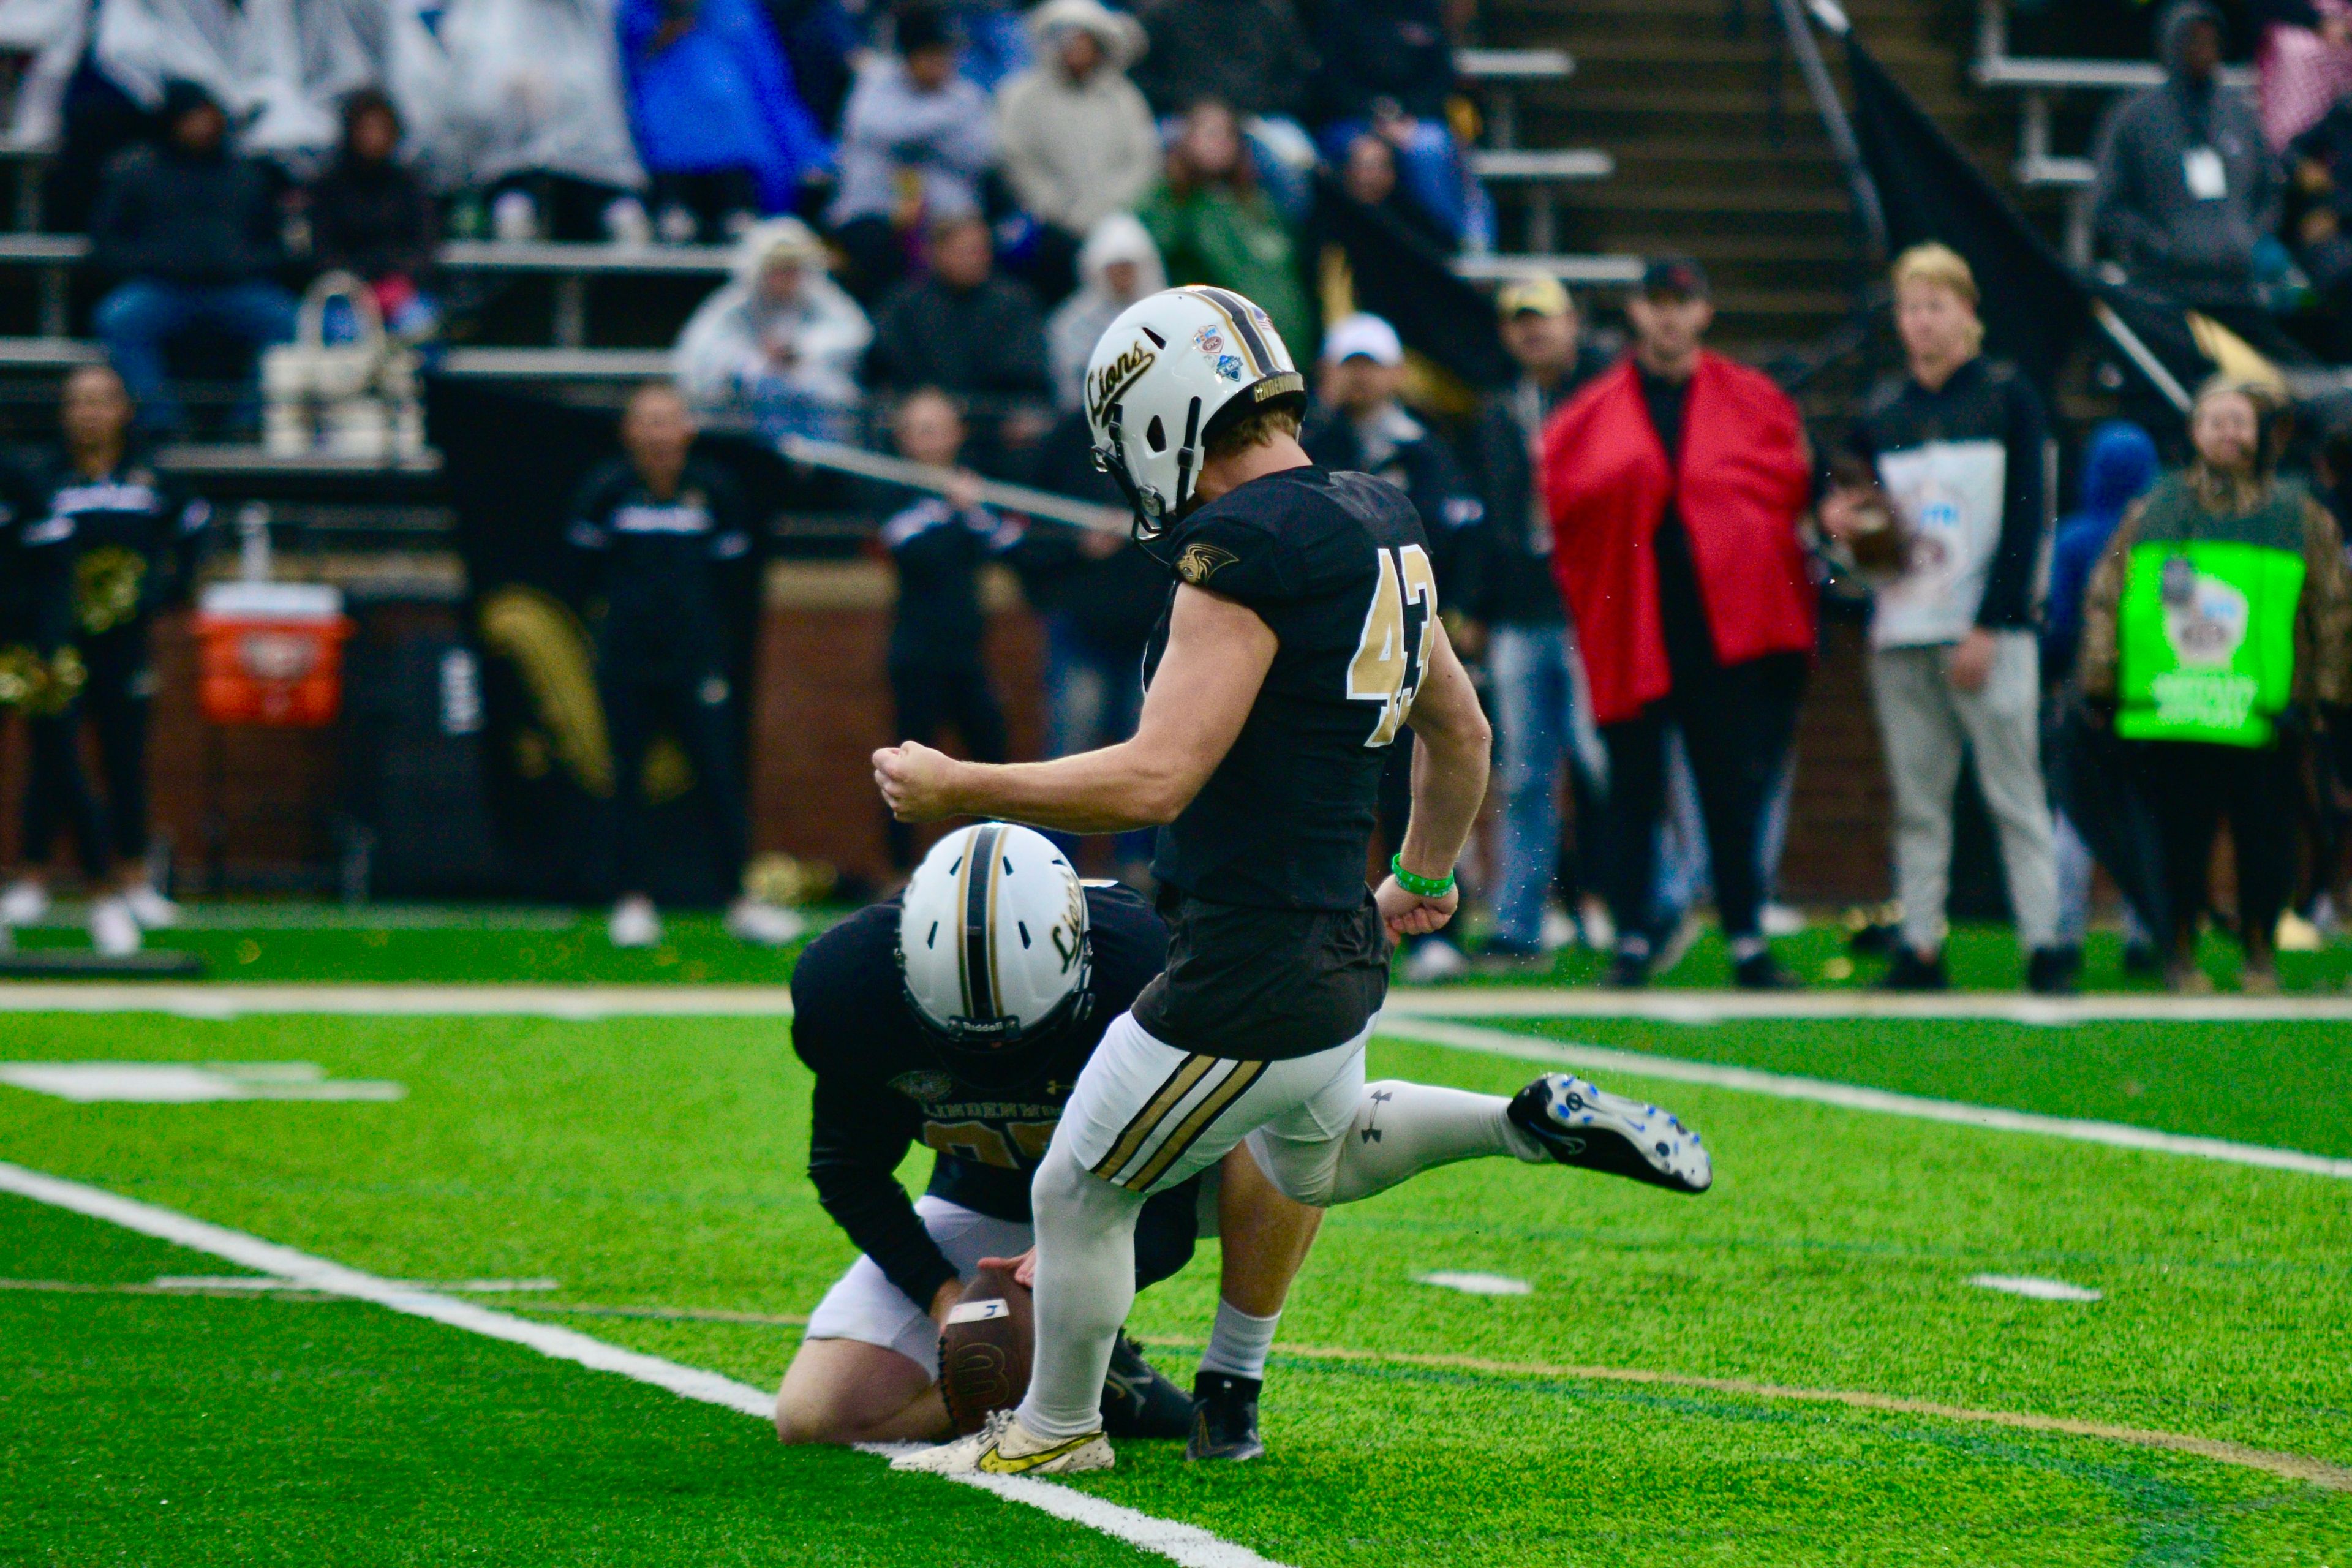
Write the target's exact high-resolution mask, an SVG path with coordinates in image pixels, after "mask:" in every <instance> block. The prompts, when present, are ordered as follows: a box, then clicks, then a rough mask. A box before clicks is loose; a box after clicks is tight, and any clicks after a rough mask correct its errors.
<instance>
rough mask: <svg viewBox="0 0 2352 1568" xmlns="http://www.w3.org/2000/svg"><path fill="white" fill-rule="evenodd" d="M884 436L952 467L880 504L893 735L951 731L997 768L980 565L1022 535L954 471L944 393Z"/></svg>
mask: <svg viewBox="0 0 2352 1568" xmlns="http://www.w3.org/2000/svg"><path fill="white" fill-rule="evenodd" d="M890 434H891V437H892V439H893V440H894V441H895V443H896V444H897V446H898V455H899V456H900V457H902V458H908V459H909V460H911V461H914V462H918V463H928V464H929V465H930V466H932V467H933V468H956V469H957V472H956V477H955V479H954V481H953V483H952V485H951V486H950V489H949V490H948V492H947V493H946V494H945V495H934V494H932V493H930V492H929V491H911V492H910V491H907V490H904V489H897V490H896V491H895V493H893V494H891V495H890V496H889V500H887V501H886V503H885V504H888V505H894V506H895V509H896V510H891V511H890V513H889V515H888V516H887V518H886V519H885V521H883V524H882V543H883V545H884V547H885V548H887V550H888V551H889V552H890V559H891V561H892V562H893V563H896V564H897V566H898V608H897V613H896V615H895V616H894V617H893V619H892V621H891V624H890V697H891V700H892V701H893V702H894V703H895V704H896V705H897V709H898V725H897V728H896V730H895V731H893V732H894V733H895V734H896V735H897V736H898V739H900V740H902V741H921V742H924V743H926V744H936V743H937V742H938V741H939V737H940V730H941V729H943V728H946V727H950V726H952V727H953V729H954V730H955V732H956V735H957V737H958V739H960V740H961V742H963V750H964V754H965V755H966V756H968V757H970V758H971V759H972V760H973V761H975V762H982V763H1001V762H1003V761H1004V758H1005V744H1004V713H1003V710H1002V709H1000V708H999V707H998V706H997V703H996V694H995V693H994V692H993V691H992V690H991V689H989V684H988V670H987V668H986V666H985V664H984V662H983V661H982V657H981V636H982V632H983V631H984V630H985V629H986V626H987V620H986V616H985V615H984V613H983V612H982V607H981V602H980V569H981V567H982V565H984V564H986V563H988V562H989V561H990V560H992V558H994V557H996V556H998V555H1001V554H1002V553H1003V552H1005V551H1006V550H1008V549H1010V548H1011V547H1012V546H1013V544H1014V543H1016V542H1019V540H1020V537H1021V530H1020V529H1019V527H1018V526H1017V525H1015V524H1013V523H1010V522H1007V521H1005V520H1004V519H1003V518H1001V517H999V516H998V515H997V514H996V513H995V512H994V511H992V510H990V509H989V508H987V507H985V506H982V504H981V501H980V484H979V479H978V477H977V476H975V475H974V474H972V473H971V471H970V470H968V469H963V468H959V467H958V464H959V460H960V459H961V456H962V453H963V443H964V423H963V416H962V413H961V410H960V409H958V407H957V406H956V403H955V400H954V399H953V398H951V397H950V396H949V395H947V394H946V393H945V392H943V391H941V390H940V388H938V387H929V386H927V387H919V388H917V389H916V390H915V391H913V392H910V393H908V395H906V396H905V397H903V398H901V399H900V400H899V402H898V409H897V411H896V412H895V413H894V414H893V415H892V416H891V421H890ZM890 821H891V827H890V852H891V858H892V863H893V864H894V865H896V866H897V867H898V869H899V870H901V871H904V870H907V869H909V868H911V867H912V866H913V865H914V863H915V860H914V838H913V836H912V830H911V829H910V828H908V826H907V825H906V824H904V823H901V822H899V821H898V820H897V819H896V818H895V817H893V818H891V819H890Z"/></svg>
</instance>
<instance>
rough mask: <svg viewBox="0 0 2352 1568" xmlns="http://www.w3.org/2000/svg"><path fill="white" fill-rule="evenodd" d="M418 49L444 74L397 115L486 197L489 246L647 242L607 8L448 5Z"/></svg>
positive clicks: (639, 174)
mask: <svg viewBox="0 0 2352 1568" xmlns="http://www.w3.org/2000/svg"><path fill="white" fill-rule="evenodd" d="M324 8H325V7H321V9H324ZM420 47H429V49H430V52H431V54H432V56H433V58H434V59H435V60H436V71H437V72H443V73H446V74H428V76H427V77H426V79H425V80H424V81H422V82H420V83H419V84H418V86H417V89H416V90H415V91H414V92H413V93H412V94H410V95H407V96H404V97H402V99H401V103H402V107H403V111H404V114H405V116H406V118H407V120H408V122H409V124H410V125H411V126H412V127H418V126H422V125H425V124H426V123H428V122H429V123H432V124H433V125H434V127H435V131H434V134H433V135H432V136H431V137H430V138H428V140H429V141H430V142H432V143H433V144H432V145H430V146H428V147H427V148H425V150H424V151H425V153H426V154H427V155H428V157H429V158H430V159H431V161H432V162H433V163H435V164H436V166H438V167H441V168H444V169H447V170H451V171H454V172H455V177H456V178H457V180H458V181H460V182H461V183H462V184H467V185H468V186H474V187H481V188H484V189H486V190H487V193H488V209H489V211H488V216H489V231H490V235H491V237H493V238H496V239H500V240H507V241H526V240H534V239H558V240H595V239H604V240H612V241H615V242H619V243H623V244H630V245H641V244H644V243H646V242H647V241H649V240H650V239H651V238H652V237H653V220H652V219H651V218H650V217H648V216H646V208H645V203H644V202H643V201H641V200H640V199H639V197H638V194H637V193H639V192H640V191H642V190H643V189H644V188H645V184H646V171H645V165H644V164H643V163H640V162H639V161H638V158H637V153H636V148H635V144H634V143H632V142H631V141H630V140H629V119H628V103H627V95H626V93H625V90H624V89H623V87H622V85H621V61H620V47H619V40H618V38H617V37H616V35H615V33H614V26H613V9H612V7H611V6H610V5H604V4H594V5H585V4H583V3H582V0H447V3H446V6H445V8H444V9H443V11H442V15H441V24H440V27H439V30H438V33H437V36H433V37H430V42H429V45H428V46H420ZM428 116H430V120H429V121H428Z"/></svg>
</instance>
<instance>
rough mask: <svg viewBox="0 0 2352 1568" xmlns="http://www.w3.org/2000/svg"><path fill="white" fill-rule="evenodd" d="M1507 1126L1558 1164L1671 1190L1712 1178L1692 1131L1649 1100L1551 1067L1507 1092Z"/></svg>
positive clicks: (1695, 1188)
mask: <svg viewBox="0 0 2352 1568" xmlns="http://www.w3.org/2000/svg"><path fill="white" fill-rule="evenodd" d="M1507 1114H1508V1115H1509V1117H1510V1119H1511V1122H1512V1125H1514V1126H1516V1127H1517V1128H1518V1129H1519V1130H1520V1131H1523V1132H1525V1133H1527V1134H1528V1136H1529V1137H1531V1138H1533V1139H1534V1140H1535V1141H1536V1142H1537V1143H1538V1144H1540V1145H1541V1146H1542V1148H1543V1151H1544V1152H1545V1153H1547V1154H1549V1155H1550V1156H1551V1157H1552V1158H1553V1159H1554V1160H1556V1161H1558V1162H1559V1163H1561V1164H1563V1165H1578V1166H1581V1167H1582V1168H1583V1169H1585V1170H1588V1171H1603V1172H1606V1173H1609V1174H1610V1175H1612V1176H1631V1177H1632V1178H1633V1180H1635V1181H1637V1182H1647V1183H1649V1184H1652V1185H1653V1186H1659V1187H1664V1188H1666V1189H1667V1190H1668V1191H1670V1192H1676V1193H1703V1192H1705V1191H1706V1190H1707V1188H1709V1187H1711V1186H1713V1185H1714V1184H1715V1162H1714V1161H1713V1160H1712V1159H1711V1158H1709V1156H1708V1154H1707V1152H1706V1148H1705V1147H1704V1146H1703V1145H1701V1143H1700V1142H1699V1136H1698V1134H1697V1133H1696V1132H1694V1131H1691V1130H1690V1129H1689V1128H1687V1127H1685V1126H1684V1125H1683V1124H1682V1123H1681V1122H1680V1121H1677V1120H1676V1119H1675V1117H1673V1116H1671V1115H1669V1114H1668V1113H1667V1112H1665V1111H1663V1110H1659V1109H1658V1108H1657V1107H1656V1106H1654V1105H1645V1104H1643V1102H1642V1101H1641V1100H1628V1099H1626V1098H1625V1097H1624V1096H1623V1095H1622V1094H1611V1093H1610V1092H1609V1091H1608V1090H1607V1089H1601V1088H1600V1087H1599V1086H1598V1085H1595V1084H1591V1083H1588V1082H1586V1081H1585V1080H1584V1079H1580V1078H1571V1077H1570V1075H1568V1074H1567V1073H1564V1072H1548V1073H1546V1074H1544V1075H1543V1076H1542V1077H1541V1078H1538V1079H1536V1080H1535V1081H1534V1082H1533V1083H1531V1084H1529V1085H1528V1087H1527V1088H1525V1089H1521V1090H1519V1092H1518V1093H1517V1094H1516V1095H1514V1096H1513V1097H1512V1098H1511V1106H1510V1110H1509V1111H1508V1112H1507Z"/></svg>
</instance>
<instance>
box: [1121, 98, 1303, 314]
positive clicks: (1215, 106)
mask: <svg viewBox="0 0 2352 1568" xmlns="http://www.w3.org/2000/svg"><path fill="white" fill-rule="evenodd" d="M1139 216H1141V217H1142V219H1143V226H1144V227H1146V228H1148V229H1150V231H1151V238H1152V240H1153V242H1154V243H1155V244H1157V245H1158V246H1159V247H1160V260H1161V261H1162V262H1163V263H1164V264H1165V265H1166V266H1167V268H1168V275H1169V276H1170V277H1171V278H1173V279H1176V280H1177V281H1178V282H1180V283H1213V284H1215V285H1216V286H1217V287H1219V288H1221V289H1233V290H1234V292H1235V293H1238V294H1241V295H1243V296H1244V297H1245V298H1247V299H1250V300H1255V301H1256V302H1257V303H1258V304H1259V305H1260V306H1261V307H1263V308H1264V309H1265V313H1266V314H1267V315H1268V316H1271V317H1272V318H1273V319H1274V326H1275V330H1276V331H1278V332H1280V333H1281V334H1282V337H1283V340H1284V341H1285V342H1294V343H1306V342H1314V326H1315V320H1314V314H1313V311H1312V310H1310V309H1309V308H1308V305H1307V285H1306V279H1305V277H1304V276H1303V275H1302V274H1301V272H1300V270H1299V264H1298V252H1297V244H1296V242H1295V241H1294V239H1293V237H1292V236H1291V232H1290V228H1289V226H1288V225H1287V224H1286V223H1285V222H1284V221H1283V217H1282V214H1281V213H1280V212H1278V211H1276V208H1275V205H1274V204H1273V203H1272V202H1271V201H1269V200H1267V199H1266V195H1265V192H1264V191H1263V190H1261V189H1260V188H1259V187H1258V182H1257V163H1256V160H1255V158H1254V157H1252V155H1251V153H1250V150H1249V148H1248V147H1247V145H1245V144H1244V142H1243V140H1242V134H1241V128H1240V126H1239V125H1238V124H1237V123H1236V122H1235V121H1234V111H1233V110H1232V109H1230V108H1229V107H1227V106H1226V105H1225V104H1223V103H1221V102H1218V101H1217V100H1213V99H1204V100H1202V101H1201V102H1199V103H1196V104H1194V105H1193V106H1192V110H1191V111H1190V112H1188V113H1187V114H1186V115H1185V116H1184V119H1183V122H1182V124H1181V126H1180V127H1179V128H1178V131H1177V133H1176V140H1175V142H1174V143H1173V144H1172V145H1171V147H1170V148H1169V149H1168V160H1167V165H1166V174H1165V177H1164V178H1163V180H1162V181H1161V183H1160V188H1159V189H1158V190H1156V191H1154V192H1153V193H1152V194H1151V197H1150V200H1149V201H1147V202H1145V203H1144V205H1143V210H1142V212H1141V213H1140V214H1139Z"/></svg>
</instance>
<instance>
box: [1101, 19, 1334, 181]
mask: <svg viewBox="0 0 2352 1568" xmlns="http://www.w3.org/2000/svg"><path fill="white" fill-rule="evenodd" d="M1136 15H1137V16H1139V18H1141V20H1142V22H1143V30H1144V32H1145V34H1146V35H1147V36H1148V37H1150V43H1151V48H1150V53H1148V54H1146V55H1145V56H1144V57H1143V58H1142V60H1141V61H1140V62H1139V64H1138V65H1137V67H1136V69H1135V84H1136V86H1138V87H1139V88H1141V89H1143V96H1144V98H1145V99H1146V100H1148V101H1149V102H1150V105H1151V111H1152V112H1153V113H1154V114H1157V115H1159V116H1160V120H1161V121H1162V124H1161V130H1162V131H1163V132H1170V131H1172V129H1173V127H1174V122H1175V121H1176V120H1177V119H1178V118H1179V117H1181V116H1182V115H1184V114H1185V113H1187V112H1189V111H1190V110H1192V106H1193V105H1194V104H1196V103H1199V102H1201V101H1202V100H1209V99H1213V100H1216V101H1217V102H1219V103H1222V104H1223V105H1225V106H1226V107H1227V108H1228V109H1230V110H1233V112H1234V116H1235V118H1236V120H1237V121H1238V122H1239V124H1240V126H1241V128H1242V133H1243V135H1244V136H1246V137H1247V138H1248V139H1249V142H1250V152H1251V155H1252V156H1253V157H1254V158H1255V160H1256V163H1257V171H1256V172H1257V175H1258V178H1259V180H1260V181H1261V182H1262V183H1263V184H1265V186H1266V193H1267V195H1268V196H1269V197H1270V198H1271V199H1272V200H1273V202H1274V204H1275V206H1276V209H1277V210H1279V211H1280V212H1282V213H1283V214H1284V215H1285V216H1287V217H1289V218H1290V219H1291V220H1292V221H1293V222H1297V220H1298V219H1300V218H1302V217H1304V216H1306V213H1307V189H1308V186H1307V181H1308V178H1309V176H1310V175H1311V174H1312V173H1313V171H1314V168H1315V162H1316V153H1315V143H1314V141H1313V139H1312V138H1310V137H1309V136H1308V135H1307V132H1306V130H1305V129H1304V127H1302V126H1301V124H1300V123H1299V120H1300V117H1301V116H1302V115H1304V114H1305V113H1306V111H1307V91H1308V88H1309V85H1310V84H1311V83H1312V82H1313V80H1314V77H1315V63H1316V62H1315V49H1314V46H1313V45H1312V44H1310V43H1309V42H1308V41H1307V29H1306V27H1305V26H1302V25H1301V24H1300V22H1299V19H1298V10H1297V5H1295V4H1294V0H1146V3H1145V4H1143V5H1139V6H1138V7H1137V8H1136Z"/></svg>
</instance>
